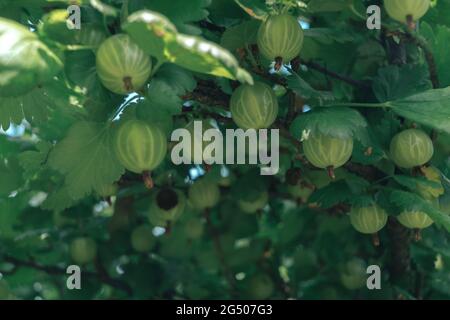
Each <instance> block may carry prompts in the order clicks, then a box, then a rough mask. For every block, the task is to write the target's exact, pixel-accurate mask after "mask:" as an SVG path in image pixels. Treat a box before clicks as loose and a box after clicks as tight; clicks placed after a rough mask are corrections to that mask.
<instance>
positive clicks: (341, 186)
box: [308, 180, 353, 209]
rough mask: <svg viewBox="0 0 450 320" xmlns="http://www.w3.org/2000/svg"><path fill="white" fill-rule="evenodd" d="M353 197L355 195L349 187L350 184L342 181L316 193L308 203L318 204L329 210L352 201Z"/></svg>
mask: <svg viewBox="0 0 450 320" xmlns="http://www.w3.org/2000/svg"><path fill="white" fill-rule="evenodd" d="M352 197H353V194H352V192H351V190H350V188H349V187H348V184H347V183H346V182H345V181H343V180H340V181H337V182H333V183H330V184H329V185H327V186H326V187H323V188H320V189H318V190H316V191H314V193H313V194H312V195H311V197H310V198H309V200H308V202H310V203H315V202H316V203H318V204H319V205H320V206H321V207H322V208H325V209H328V208H331V207H333V206H335V205H337V204H339V203H342V202H347V201H348V200H350V199H352Z"/></svg>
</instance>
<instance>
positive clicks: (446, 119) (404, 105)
mask: <svg viewBox="0 0 450 320" xmlns="http://www.w3.org/2000/svg"><path fill="white" fill-rule="evenodd" d="M387 105H388V106H390V107H392V109H393V111H394V112H395V113H397V114H398V115H400V116H402V117H405V118H407V119H409V120H411V121H414V122H417V123H420V124H423V125H425V126H428V127H431V128H434V129H438V130H442V131H445V132H448V133H450V108H449V105H450V87H447V88H445V89H435V90H428V91H425V92H422V93H418V94H415V95H412V96H410V97H407V98H404V99H400V100H396V101H392V102H388V103H387Z"/></svg>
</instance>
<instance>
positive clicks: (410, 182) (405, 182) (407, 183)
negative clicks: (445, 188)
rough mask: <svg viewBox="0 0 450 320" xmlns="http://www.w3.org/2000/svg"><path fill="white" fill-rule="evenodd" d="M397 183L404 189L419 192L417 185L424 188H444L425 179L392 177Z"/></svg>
mask: <svg viewBox="0 0 450 320" xmlns="http://www.w3.org/2000/svg"><path fill="white" fill-rule="evenodd" d="M392 178H393V179H394V180H395V181H397V183H399V184H401V185H402V186H404V187H407V188H408V189H410V190H411V191H415V190H417V185H423V186H424V187H430V188H433V189H439V188H442V184H441V183H439V182H436V181H432V180H429V179H426V178H425V177H408V176H402V175H395V176H393V177H392Z"/></svg>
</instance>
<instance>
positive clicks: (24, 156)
mask: <svg viewBox="0 0 450 320" xmlns="http://www.w3.org/2000/svg"><path fill="white" fill-rule="evenodd" d="M52 147H53V145H52V144H51V143H50V142H47V141H40V142H38V143H37V144H36V149H37V150H30V151H24V152H22V153H20V154H19V162H20V165H21V166H22V168H24V169H25V173H24V174H25V175H27V176H31V175H32V174H33V173H35V172H38V171H39V170H41V169H42V168H43V167H44V166H45V165H46V162H47V159H48V155H49V153H50V150H51V149H52Z"/></svg>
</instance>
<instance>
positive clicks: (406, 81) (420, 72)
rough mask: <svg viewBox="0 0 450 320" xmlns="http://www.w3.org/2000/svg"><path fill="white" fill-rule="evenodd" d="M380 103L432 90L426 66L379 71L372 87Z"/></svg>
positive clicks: (396, 67)
mask: <svg viewBox="0 0 450 320" xmlns="http://www.w3.org/2000/svg"><path fill="white" fill-rule="evenodd" d="M372 88H373V91H374V93H375V96H376V97H377V99H378V101H380V102H385V101H392V100H396V99H401V98H404V97H407V96H410V95H412V94H416V93H418V92H422V91H426V90H429V89H431V88H432V85H431V82H430V81H429V80H428V68H427V66H425V65H410V64H407V65H403V66H389V67H385V68H382V69H380V70H378V75H377V76H376V77H375V78H374V79H373V85H372Z"/></svg>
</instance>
